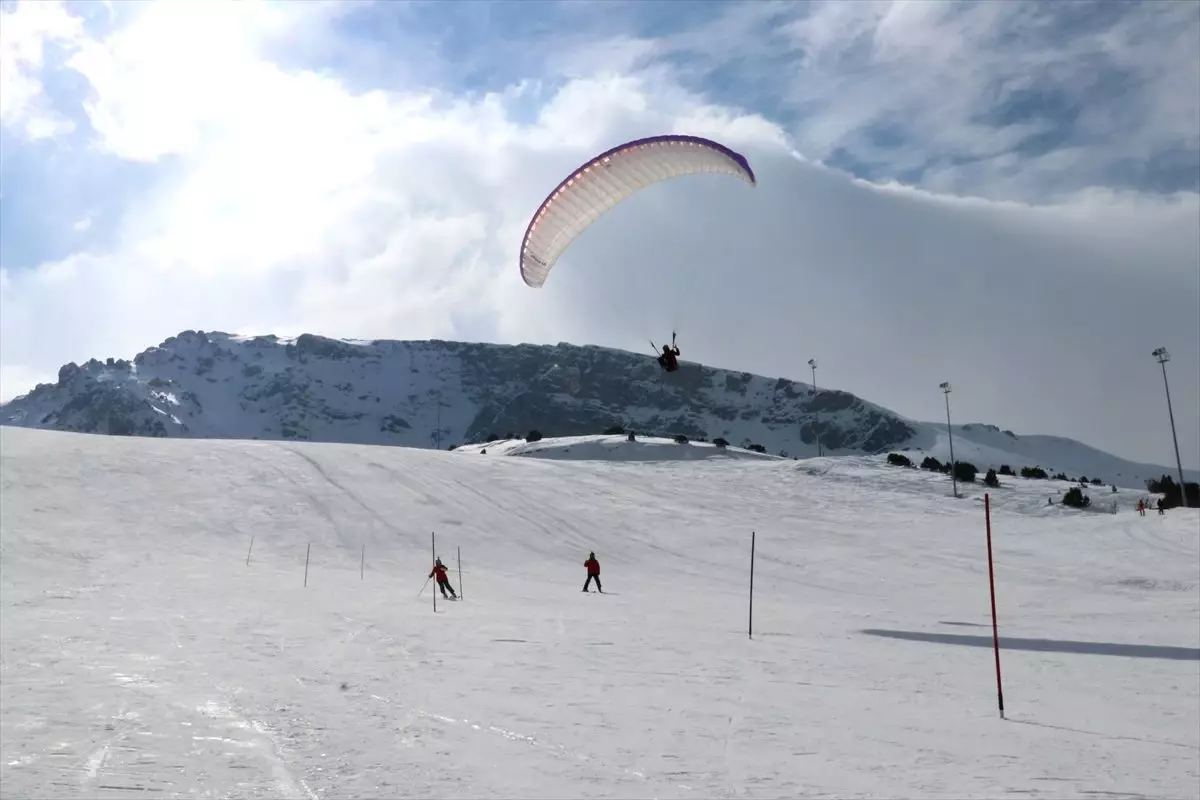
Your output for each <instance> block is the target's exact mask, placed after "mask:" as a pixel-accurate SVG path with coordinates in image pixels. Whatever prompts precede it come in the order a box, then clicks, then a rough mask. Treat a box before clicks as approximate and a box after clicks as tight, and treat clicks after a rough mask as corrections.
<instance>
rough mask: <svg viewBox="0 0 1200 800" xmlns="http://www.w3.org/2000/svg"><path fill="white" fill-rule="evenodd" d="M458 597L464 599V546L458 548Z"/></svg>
mask: <svg viewBox="0 0 1200 800" xmlns="http://www.w3.org/2000/svg"><path fill="white" fill-rule="evenodd" d="M458 599H459V600H462V599H463V588H462V547H461V546H460V547H459V548H458Z"/></svg>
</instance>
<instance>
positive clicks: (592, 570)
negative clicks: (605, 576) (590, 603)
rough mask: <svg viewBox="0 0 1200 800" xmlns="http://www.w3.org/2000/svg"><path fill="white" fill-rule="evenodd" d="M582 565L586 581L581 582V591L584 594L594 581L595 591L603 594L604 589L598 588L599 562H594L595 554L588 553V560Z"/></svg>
mask: <svg viewBox="0 0 1200 800" xmlns="http://www.w3.org/2000/svg"><path fill="white" fill-rule="evenodd" d="M583 565H584V566H585V567H587V580H586V581H584V582H583V590H584V591H585V592H586V591H587V590H588V587H589V586H591V585H592V581H593V580H594V581H596V591H597V592H599V593H600V594H604V589H603V588H601V586H600V562H599V561H597V560H596V554H595V553H588V559H587V561H585V562H583Z"/></svg>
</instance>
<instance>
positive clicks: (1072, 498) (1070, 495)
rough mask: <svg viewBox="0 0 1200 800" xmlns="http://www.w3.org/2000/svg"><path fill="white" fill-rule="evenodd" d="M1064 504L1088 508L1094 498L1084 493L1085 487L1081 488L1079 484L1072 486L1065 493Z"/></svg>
mask: <svg viewBox="0 0 1200 800" xmlns="http://www.w3.org/2000/svg"><path fill="white" fill-rule="evenodd" d="M1062 504H1063V505H1064V506H1070V507H1071V508H1087V507H1088V506H1090V505H1091V504H1092V498H1090V497H1088V496H1087V495H1086V494H1084V493H1083V489H1080V488H1079V487H1078V486H1072V487H1071V488H1070V489H1067V493H1066V494H1064V495H1063V499H1062Z"/></svg>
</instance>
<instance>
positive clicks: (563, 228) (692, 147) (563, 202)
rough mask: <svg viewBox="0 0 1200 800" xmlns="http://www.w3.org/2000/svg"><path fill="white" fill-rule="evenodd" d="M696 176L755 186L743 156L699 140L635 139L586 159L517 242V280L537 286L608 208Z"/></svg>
mask: <svg viewBox="0 0 1200 800" xmlns="http://www.w3.org/2000/svg"><path fill="white" fill-rule="evenodd" d="M700 172H713V173H723V174H725V175H732V176H734V177H736V178H741V179H742V180H744V181H745V182H746V183H748V184H750V185H751V186H755V185H756V181H755V177H754V170H752V169H751V168H750V162H748V161H747V160H746V158H745V156H743V155H741V154H740V153H735V152H734V151H733V150H730V149H729V148H728V147H726V146H725V145H723V144H721V143H719V142H714V141H712V140H711V139H703V138H701V137H699V136H683V135H667V136H652V137H650V138H648V139H634V140H633V141H631V142H626V143H625V144H622V145H618V146H616V147H614V148H612V149H611V150H607V151H605V152H603V153H601V154H600V155H598V156H596V157H595V158H593V159H591V160H589V161H588V162H587V163H586V164H584V165H583V166H581V167H579V168H578V169H576V170H575V171H574V172H572V173H571V174H570V175H569V176H567V178H566V179H565V180H564V181H563V182H562V183H560V184H559V185H558V186H557V187H556V188H555V190H554V191H553V192H551V193H550V196H549V197H547V198H546V199H545V200H543V201H542V204H541V205H540V206H538V210H537V212H536V213H534V215H533V219H532V220H530V221H529V227H528V228H526V229H525V238H524V239H522V241H521V277H522V278H524V279H525V283H527V284H529V285H530V286H532V287H534V288H535V289H536V288H538V287H540V286H541V285H542V284H543V283H545V282H546V276H547V275H548V274H549V273H550V269H551V267H553V266H554V263H555V262H556V261H557V260H558V257H559V256H561V255H562V254H563V252H564V251H565V250H566V249H567V248H568V247H570V245H571V242H572V241H574V240H575V237H577V236H578V235H579V234H580V233H582V232H583V231H584V229H586V228H587V227H588V226H589V225H591V224H592V223H593V222H595V221H596V220H597V219H599V218H600V217H601V216H602V215H603V214H604V213H605V212H606V211H608V210H609V209H610V208H612V207H613V206H615V205H616V204H617V203H620V202H621V201H622V200H624V199H625V198H627V197H629V196H630V195H632V194H634V193H635V192H637V191H639V190H641V189H644V188H645V187H647V186H650V185H651V184H654V183H658V182H660V181H665V180H669V179H671V178H678V177H680V176H682V175H693V174H696V173H700Z"/></svg>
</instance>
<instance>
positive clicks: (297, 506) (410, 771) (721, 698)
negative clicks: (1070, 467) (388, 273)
mask: <svg viewBox="0 0 1200 800" xmlns="http://www.w3.org/2000/svg"><path fill="white" fill-rule="evenodd" d="M537 444H538V445H540V447H538V448H537V452H536V453H532V454H531V453H528V452H527V453H526V455H541V456H543V457H532V458H529V457H526V458H520V457H502V455H503V453H502V452H501V451H496V450H489V452H488V454H486V455H485V454H481V453H480V452H478V449H474V450H472V449H465V448H464V449H460V450H459V451H455V452H445V451H433V450H416V449H405V448H397V447H372V446H364V445H343V444H314V443H292V442H265V441H237V440H200V439H137V438H127V437H104V436H90V435H83V434H69V433H57V432H51V431H38V430H27V429H18V428H7V427H6V428H3V429H0V493H2V495H0V597H2V604H0V795H2V796H3V797H5V798H10V797H11V798H26V797H40V798H60V797H88V798H109V797H138V798H153V797H229V798H242V797H246V798H252V797H262V798H267V797H297V798H309V799H311V798H333V797H472V798H475V797H523V798H563V797H637V798H640V797H662V798H666V797H688V798H711V797H747V798H767V797H814V796H825V797H839V798H852V797H947V798H948V797H1005V796H1021V797H1046V798H1062V797H1125V796H1128V797H1135V796H1136V797H1171V798H1186V797H1197V796H1200V788H1198V787H1200V516H1198V515H1197V512H1196V511H1195V510H1185V509H1177V510H1172V511H1169V512H1168V513H1167V514H1165V515H1162V516H1160V515H1157V514H1155V513H1153V512H1151V513H1148V514H1147V515H1146V516H1145V517H1142V516H1140V515H1138V514H1137V512H1136V511H1135V510H1134V508H1133V506H1134V504H1135V503H1136V500H1137V498H1138V497H1141V496H1144V493H1143V492H1138V491H1133V490H1129V491H1126V490H1122V491H1119V492H1117V493H1111V490H1110V489H1108V488H1107V487H1093V488H1091V489H1090V490H1089V493H1090V494H1092V496H1093V498H1094V503H1095V506H1096V508H1095V510H1089V511H1074V510H1071V509H1067V508H1064V507H1062V506H1061V505H1058V504H1057V502H1056V504H1055V505H1047V497H1048V496H1049V495H1051V494H1053V495H1054V496H1055V499H1056V501H1057V498H1058V497H1060V496H1061V494H1062V490H1063V489H1064V488H1065V486H1066V485H1065V484H1064V485H1062V486H1059V485H1058V484H1056V483H1055V482H1051V481H1024V480H1021V479H1015V478H1008V479H1005V481H1004V485H1002V486H1001V487H999V488H996V489H993V490H990V491H991V500H992V506H993V509H992V510H993V513H992V524H993V537H994V542H993V544H994V548H995V559H996V581H997V603H998V614H999V621H1000V633H1001V640H1002V646H1003V650H1002V653H1001V658H1002V668H1003V677H1004V699H1005V706H1006V711H1007V717H1008V719H1006V720H1002V719H1000V718H999V716H998V714H997V710H996V691H995V689H996V687H995V673H994V665H993V660H992V652H991V649H990V647H991V630H990V606H989V597H988V582H987V563H986V542H985V536H984V516H983V505H982V498H983V487H982V486H970V487H962V488H961V491H962V494H963V495H964V496H963V497H962V498H961V499H954V498H951V497H950V496H949V493H950V492H949V486H948V482H947V479H946V477H945V476H941V475H934V474H932V473H928V472H923V471H920V470H908V469H902V468H897V467H890V466H888V465H886V464H885V463H884V461H883V458H882V457H866V456H863V457H843V458H826V459H809V460H803V461H792V460H785V459H777V458H769V457H768V458H759V457H751V456H754V455H755V454H746V453H742V452H741V451H734V450H731V451H730V452H729V453H727V454H725V455H723V456H722V455H716V454H715V453H712V452H705V453H704V454H703V455H705V456H708V457H705V458H695V455H696V452H695V451H694V450H689V449H687V448H695V447H696V446H694V445H674V444H670V445H667V444H666V443H653V442H651V443H635V444H632V445H631V446H632V447H636V448H639V453H637V454H636V455H634V456H632V457H627V458H623V459H621V458H615V457H613V458H609V457H608V456H611V455H612V454H611V453H609V454H608V456H605V458H603V459H601V458H600V457H599V456H600V455H604V453H603V452H601V453H599V455H598V450H600V451H603V450H604V449H605V445H604V444H603V443H601V444H600V445H597V444H596V443H595V442H592V443H591V444H589V443H587V442H581V441H564V442H553V441H545V442H539V443H537ZM567 448H579V450H578V452H577V453H575V454H574V455H575V456H577V457H578V456H586V458H587V459H589V460H576V459H575V458H573V457H572V455H571V454H567V453H566V452H565V450H566V449H567ZM479 449H481V448H479ZM510 449H511V448H510ZM714 450H715V449H714ZM516 454H517V453H512V455H516ZM626 455H627V456H629V454H628V453H627V454H626ZM684 456H690V458H684ZM743 456H745V457H743ZM1114 504H1115V506H1114ZM1114 507H1115V513H1111V512H1112V511H1113V508H1114ZM751 531H754V532H755V533H756V562H755V568H754V569H755V572H754V588H755V597H754V637H753V639H749V638H748V637H747V622H748V620H747V615H748V609H747V599H748V582H749V567H750V537H751ZM431 532H436V533H437V545H438V555H439V556H441V557H442V558H443V560H444V561H446V563H448V564H449V565H450V566H451V568H452V572H451V579H452V583H453V584H454V586H455V588H456V589H459V590H460V591H462V592H463V599H462V600H460V601H459V602H453V603H452V602H446V601H443V600H441V599H440V598H439V599H438V602H437V610H436V612H435V611H434V608H433V597H432V595H431V585H426V586H425V587H424V588H422V584H423V583H425V581H426V575H427V574H428V571H429V567H430V561H431V554H430V534H431ZM251 537H253V547H252V548H251ZM309 548H311V549H309ZM460 549H461V556H462V571H461V573H460V572H459V571H458V569H457V566H458V560H457V556H458V554H459V552H460ZM593 550H594V551H595V552H596V555H597V557H598V558H599V560H600V562H601V565H602V576H601V577H602V580H603V582H604V588H605V592H606V593H605V594H604V595H599V594H595V593H589V594H584V593H582V592H581V591H580V589H581V587H582V584H583V579H584V569H583V565H582V562H583V561H584V559H585V558H586V557H587V554H588V552H589V551H593ZM306 552H308V553H310V561H309V563H308V567H307V586H306V585H305V580H306V578H305V557H306Z"/></svg>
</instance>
